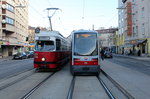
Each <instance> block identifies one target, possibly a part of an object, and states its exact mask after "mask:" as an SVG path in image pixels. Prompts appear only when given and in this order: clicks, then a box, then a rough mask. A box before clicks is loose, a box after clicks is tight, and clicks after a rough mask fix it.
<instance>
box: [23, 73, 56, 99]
mask: <svg viewBox="0 0 150 99" xmlns="http://www.w3.org/2000/svg"><path fill="white" fill-rule="evenodd" d="M55 73H56V72H53V73H52V74H50V75H49V76H48V77H46V78H45V79H44V80H42V81H41V82H39V83H38V84H37V85H36V86H35V87H34V88H32V89H31V90H30V91H29V92H28V93H27V94H25V95H24V96H23V97H22V98H21V99H27V98H28V97H29V96H30V95H32V93H33V92H34V91H36V90H37V89H38V88H39V87H40V86H41V85H42V84H43V83H44V82H46V81H47V80H48V79H49V78H50V77H52V76H53V75H54V74H55Z"/></svg>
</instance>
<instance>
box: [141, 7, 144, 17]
mask: <svg viewBox="0 0 150 99" xmlns="http://www.w3.org/2000/svg"><path fill="white" fill-rule="evenodd" d="M141 14H142V18H144V7H143V8H142V10H141Z"/></svg>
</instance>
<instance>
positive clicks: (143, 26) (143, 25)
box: [142, 23, 145, 35]
mask: <svg viewBox="0 0 150 99" xmlns="http://www.w3.org/2000/svg"><path fill="white" fill-rule="evenodd" d="M142 34H143V35H144V34H145V24H144V23H143V24H142Z"/></svg>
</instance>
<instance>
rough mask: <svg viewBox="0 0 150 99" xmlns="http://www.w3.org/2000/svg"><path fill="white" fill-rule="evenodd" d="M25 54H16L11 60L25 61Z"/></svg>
mask: <svg viewBox="0 0 150 99" xmlns="http://www.w3.org/2000/svg"><path fill="white" fill-rule="evenodd" d="M26 58H27V54H26V53H25V52H21V53H17V54H14V55H13V59H26Z"/></svg>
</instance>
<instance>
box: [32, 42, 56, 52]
mask: <svg viewBox="0 0 150 99" xmlns="http://www.w3.org/2000/svg"><path fill="white" fill-rule="evenodd" d="M54 49H55V46H54V42H53V41H38V42H37V44H36V47H35V50H37V51H51V50H54Z"/></svg>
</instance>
